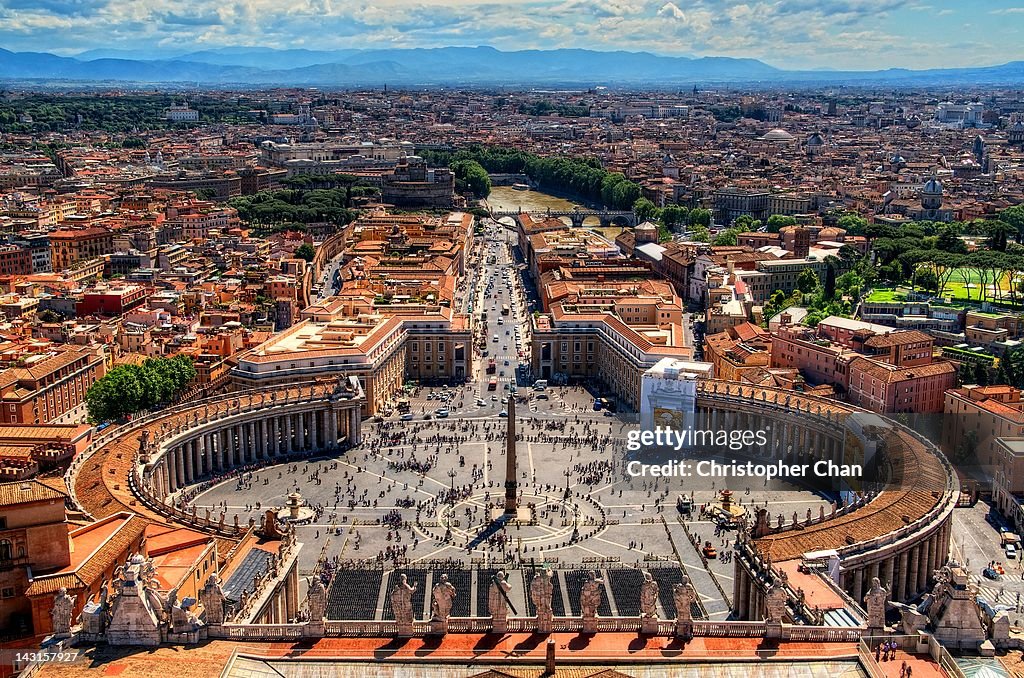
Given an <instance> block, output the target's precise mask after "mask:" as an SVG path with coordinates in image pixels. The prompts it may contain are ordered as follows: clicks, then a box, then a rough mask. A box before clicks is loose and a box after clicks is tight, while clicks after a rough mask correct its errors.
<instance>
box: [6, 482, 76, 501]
mask: <svg viewBox="0 0 1024 678" xmlns="http://www.w3.org/2000/svg"><path fill="white" fill-rule="evenodd" d="M66 496H67V495H65V494H64V493H63V492H59V491H57V490H55V489H53V488H52V487H50V486H49V485H46V484H44V483H41V482H40V481H38V480H35V479H33V480H22V481H18V482H16V483H0V506H17V505H18V504H23V503H26V502H31V501H57V500H59V501H64V498H65V497H66Z"/></svg>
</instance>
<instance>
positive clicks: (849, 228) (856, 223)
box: [837, 212, 868, 235]
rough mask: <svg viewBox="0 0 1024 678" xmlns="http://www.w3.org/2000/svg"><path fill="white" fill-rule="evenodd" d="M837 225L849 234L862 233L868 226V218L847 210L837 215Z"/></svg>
mask: <svg viewBox="0 0 1024 678" xmlns="http://www.w3.org/2000/svg"><path fill="white" fill-rule="evenodd" d="M837 225H838V226H839V228H841V229H843V230H844V231H846V232H847V233H848V234H849V235H864V231H865V229H866V228H867V226H868V220H867V219H865V218H864V217H862V216H860V215H858V214H853V213H852V212H848V213H846V214H844V215H843V216H841V217H839V221H838V224H837Z"/></svg>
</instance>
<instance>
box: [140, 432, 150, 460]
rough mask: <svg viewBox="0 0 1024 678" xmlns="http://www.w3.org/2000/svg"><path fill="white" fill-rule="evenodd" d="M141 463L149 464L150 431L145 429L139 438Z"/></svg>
mask: <svg viewBox="0 0 1024 678" xmlns="http://www.w3.org/2000/svg"><path fill="white" fill-rule="evenodd" d="M139 463H140V464H148V463H149V429H143V430H142V435H140V436H139Z"/></svg>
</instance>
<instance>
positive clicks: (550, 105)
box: [519, 99, 590, 118]
mask: <svg viewBox="0 0 1024 678" xmlns="http://www.w3.org/2000/svg"><path fill="white" fill-rule="evenodd" d="M519 113H520V114H521V115H533V116H542V115H551V114H552V113H557V114H558V115H560V116H562V117H563V118H582V117H586V116H588V115H590V107H589V106H571V105H568V104H556V103H554V102H552V101H551V100H550V99H542V100H541V101H535V102H533V103H529V104H520V105H519Z"/></svg>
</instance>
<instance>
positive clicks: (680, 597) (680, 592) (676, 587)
mask: <svg viewBox="0 0 1024 678" xmlns="http://www.w3.org/2000/svg"><path fill="white" fill-rule="evenodd" d="M696 600H697V589H695V588H694V587H693V584H691V583H690V578H689V577H687V576H686V575H685V574H684V575H683V579H682V581H680V582H679V583H678V584H673V585H672V601H673V602H674V603H675V605H676V624H677V625H678V624H680V623H689V622H690V621H692V620H693V612H692V607H691V606H692V605H693V603H694V602H695V601H696Z"/></svg>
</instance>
